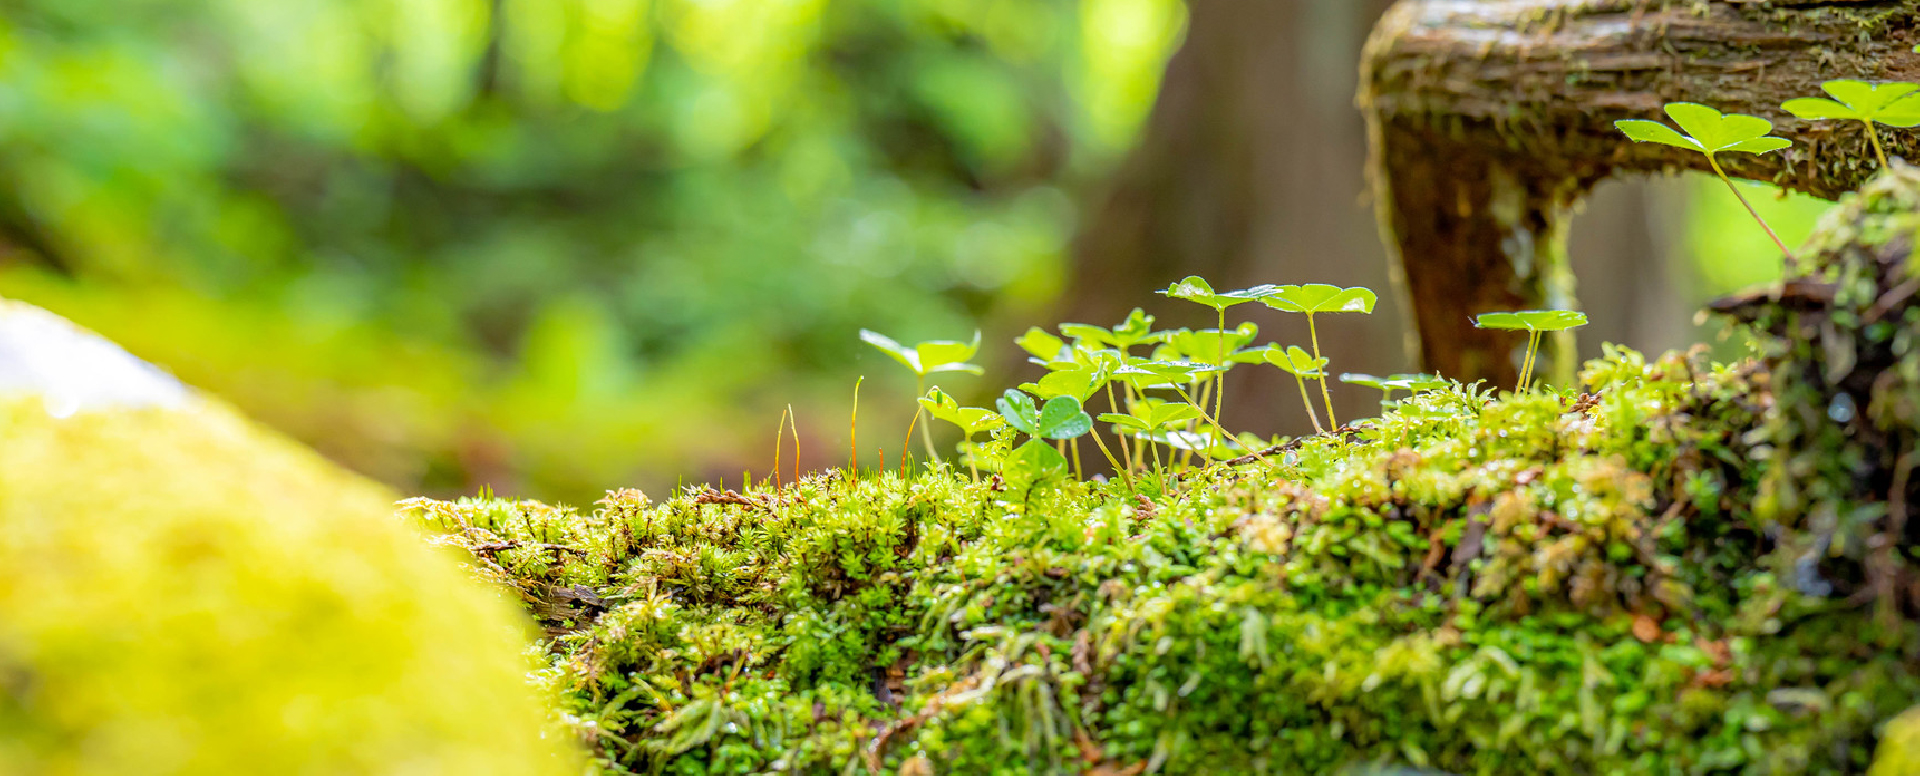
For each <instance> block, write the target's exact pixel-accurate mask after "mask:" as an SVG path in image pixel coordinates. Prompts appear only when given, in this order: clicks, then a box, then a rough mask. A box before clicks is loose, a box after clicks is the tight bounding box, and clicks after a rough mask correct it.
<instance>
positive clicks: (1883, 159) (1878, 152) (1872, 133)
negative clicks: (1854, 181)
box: [1860, 121, 1887, 170]
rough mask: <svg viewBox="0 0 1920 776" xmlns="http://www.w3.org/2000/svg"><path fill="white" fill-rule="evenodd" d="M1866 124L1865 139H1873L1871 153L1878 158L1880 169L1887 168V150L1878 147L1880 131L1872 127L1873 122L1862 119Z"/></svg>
mask: <svg viewBox="0 0 1920 776" xmlns="http://www.w3.org/2000/svg"><path fill="white" fill-rule="evenodd" d="M1860 123H1862V124H1865V125H1867V139H1868V140H1871V141H1873V155H1874V156H1876V157H1879V158H1880V169H1882V170H1884V169H1887V150H1886V149H1884V148H1881V147H1880V132H1879V131H1878V130H1876V129H1874V128H1873V122H1871V121H1862V122H1860Z"/></svg>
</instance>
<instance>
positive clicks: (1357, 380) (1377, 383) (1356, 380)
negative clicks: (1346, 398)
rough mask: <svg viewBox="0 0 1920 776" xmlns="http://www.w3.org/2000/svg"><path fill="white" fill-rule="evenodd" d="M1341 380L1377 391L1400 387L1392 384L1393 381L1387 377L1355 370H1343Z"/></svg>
mask: <svg viewBox="0 0 1920 776" xmlns="http://www.w3.org/2000/svg"><path fill="white" fill-rule="evenodd" d="M1340 382H1343V383H1346V384H1348V385H1362V386H1366V387H1368V388H1372V389H1374V390H1376V391H1385V390H1390V389H1393V388H1397V387H1399V386H1396V385H1392V384H1391V382H1390V381H1389V380H1388V379H1387V378H1385V377H1375V376H1373V375H1369V374H1359V373H1355V372H1342V373H1341V374H1340Z"/></svg>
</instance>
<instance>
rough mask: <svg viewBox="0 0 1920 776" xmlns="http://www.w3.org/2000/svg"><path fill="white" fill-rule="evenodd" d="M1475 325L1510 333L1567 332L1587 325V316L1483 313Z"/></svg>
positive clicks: (1539, 312) (1551, 312)
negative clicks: (1504, 330)
mask: <svg viewBox="0 0 1920 776" xmlns="http://www.w3.org/2000/svg"><path fill="white" fill-rule="evenodd" d="M1473 325H1474V326H1477V327H1479V328H1482V329H1506V330H1510V331H1533V332H1541V331H1565V330H1567V329H1573V328H1578V327H1581V326H1585V325H1587V314H1586V313H1577V312H1574V311H1572V310H1526V311H1523V312H1517V313H1482V314H1481V315H1480V317H1478V318H1475V319H1474V321H1473Z"/></svg>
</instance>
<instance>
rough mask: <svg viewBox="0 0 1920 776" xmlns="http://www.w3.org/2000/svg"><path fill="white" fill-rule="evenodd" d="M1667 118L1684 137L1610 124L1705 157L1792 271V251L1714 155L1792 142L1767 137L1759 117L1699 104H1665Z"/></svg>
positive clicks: (1767, 124)
mask: <svg viewBox="0 0 1920 776" xmlns="http://www.w3.org/2000/svg"><path fill="white" fill-rule="evenodd" d="M1667 116H1669V117H1671V118H1672V119H1673V123H1675V124H1678V125H1680V128H1681V129H1683V130H1686V134H1681V133H1679V132H1676V131H1674V129H1673V128H1672V127H1669V126H1667V125H1665V124H1662V123H1660V122H1658V121H1647V120H1645V119H1622V120H1620V121H1616V122H1613V126H1615V127H1616V128H1618V129H1619V130H1620V131H1621V132H1622V133H1624V134H1626V136H1627V137H1629V138H1632V139H1633V140H1635V141H1637V142H1641V143H1661V144H1663V145H1670V146H1673V147H1675V148H1684V149H1687V150H1689V151H1697V152H1699V153H1702V154H1706V156H1707V164H1708V165H1709V166H1711V167H1712V168H1713V173H1714V174H1715V175H1718V176H1720V180H1721V182H1723V183H1725V184H1727V190H1728V191H1732V192H1733V196H1734V197H1735V198H1737V199H1739V200H1740V204H1741V205H1742V206H1743V207H1745V208H1746V209H1747V214H1748V215H1751V216H1753V220H1754V221H1756V222H1758V223H1759V224H1760V228H1761V229H1765V230H1767V236H1768V237H1771V238H1773V244H1774V245H1777V246H1780V255H1782V256H1785V257H1786V259H1787V269H1788V271H1789V272H1791V271H1792V270H1793V263H1794V258H1793V251H1791V250H1788V249H1787V244H1786V242H1784V241H1782V240H1781V239H1780V235H1778V234H1775V233H1774V231H1773V227H1771V226H1768V225H1767V220H1766V219H1764V218H1761V217H1760V211H1757V210H1754V209H1753V203H1751V202H1748V201H1747V195H1745V194H1742V193H1740V188H1739V187H1738V186H1735V185H1733V179H1732V178H1729V177H1727V171H1726V170H1723V169H1721V168H1720V160H1719V158H1717V157H1716V156H1715V154H1719V153H1724V152H1728V151H1737V152H1740V153H1748V154H1764V153H1767V152H1769V151H1778V150H1780V149H1782V148H1786V147H1788V146H1791V145H1793V141H1791V140H1788V139H1786V138H1784V137H1768V136H1767V134H1768V133H1770V132H1772V131H1773V122H1771V121H1768V120H1766V119H1763V118H1760V117H1759V116H1748V115H1746V114H1744V113H1721V112H1720V111H1717V110H1714V109H1712V108H1709V107H1707V106H1705V105H1701V104H1699V103H1692V102H1670V103H1667Z"/></svg>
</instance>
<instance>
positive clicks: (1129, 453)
mask: <svg viewBox="0 0 1920 776" xmlns="http://www.w3.org/2000/svg"><path fill="white" fill-rule="evenodd" d="M1102 387H1103V388H1105V389H1106V391H1107V407H1109V408H1111V409H1112V410H1113V414H1115V415H1123V414H1125V413H1123V412H1121V411H1120V403H1119V402H1117V401H1114V400H1113V381H1112V380H1108V381H1107V384H1106V385H1104V386H1102ZM1119 436H1120V439H1119V442H1120V452H1121V453H1122V454H1124V455H1125V456H1126V457H1127V487H1128V489H1132V487H1133V448H1131V447H1128V446H1127V437H1126V435H1125V434H1120V435H1119ZM1096 438H1097V437H1096ZM1106 447H1107V444H1106V443H1105V442H1101V443H1100V449H1102V450H1105V449H1106ZM1107 458H1109V459H1111V458H1113V454H1112V453H1108V454H1107ZM1114 465H1115V467H1116V468H1117V467H1118V466H1119V464H1117V463H1116V464H1114Z"/></svg>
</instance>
